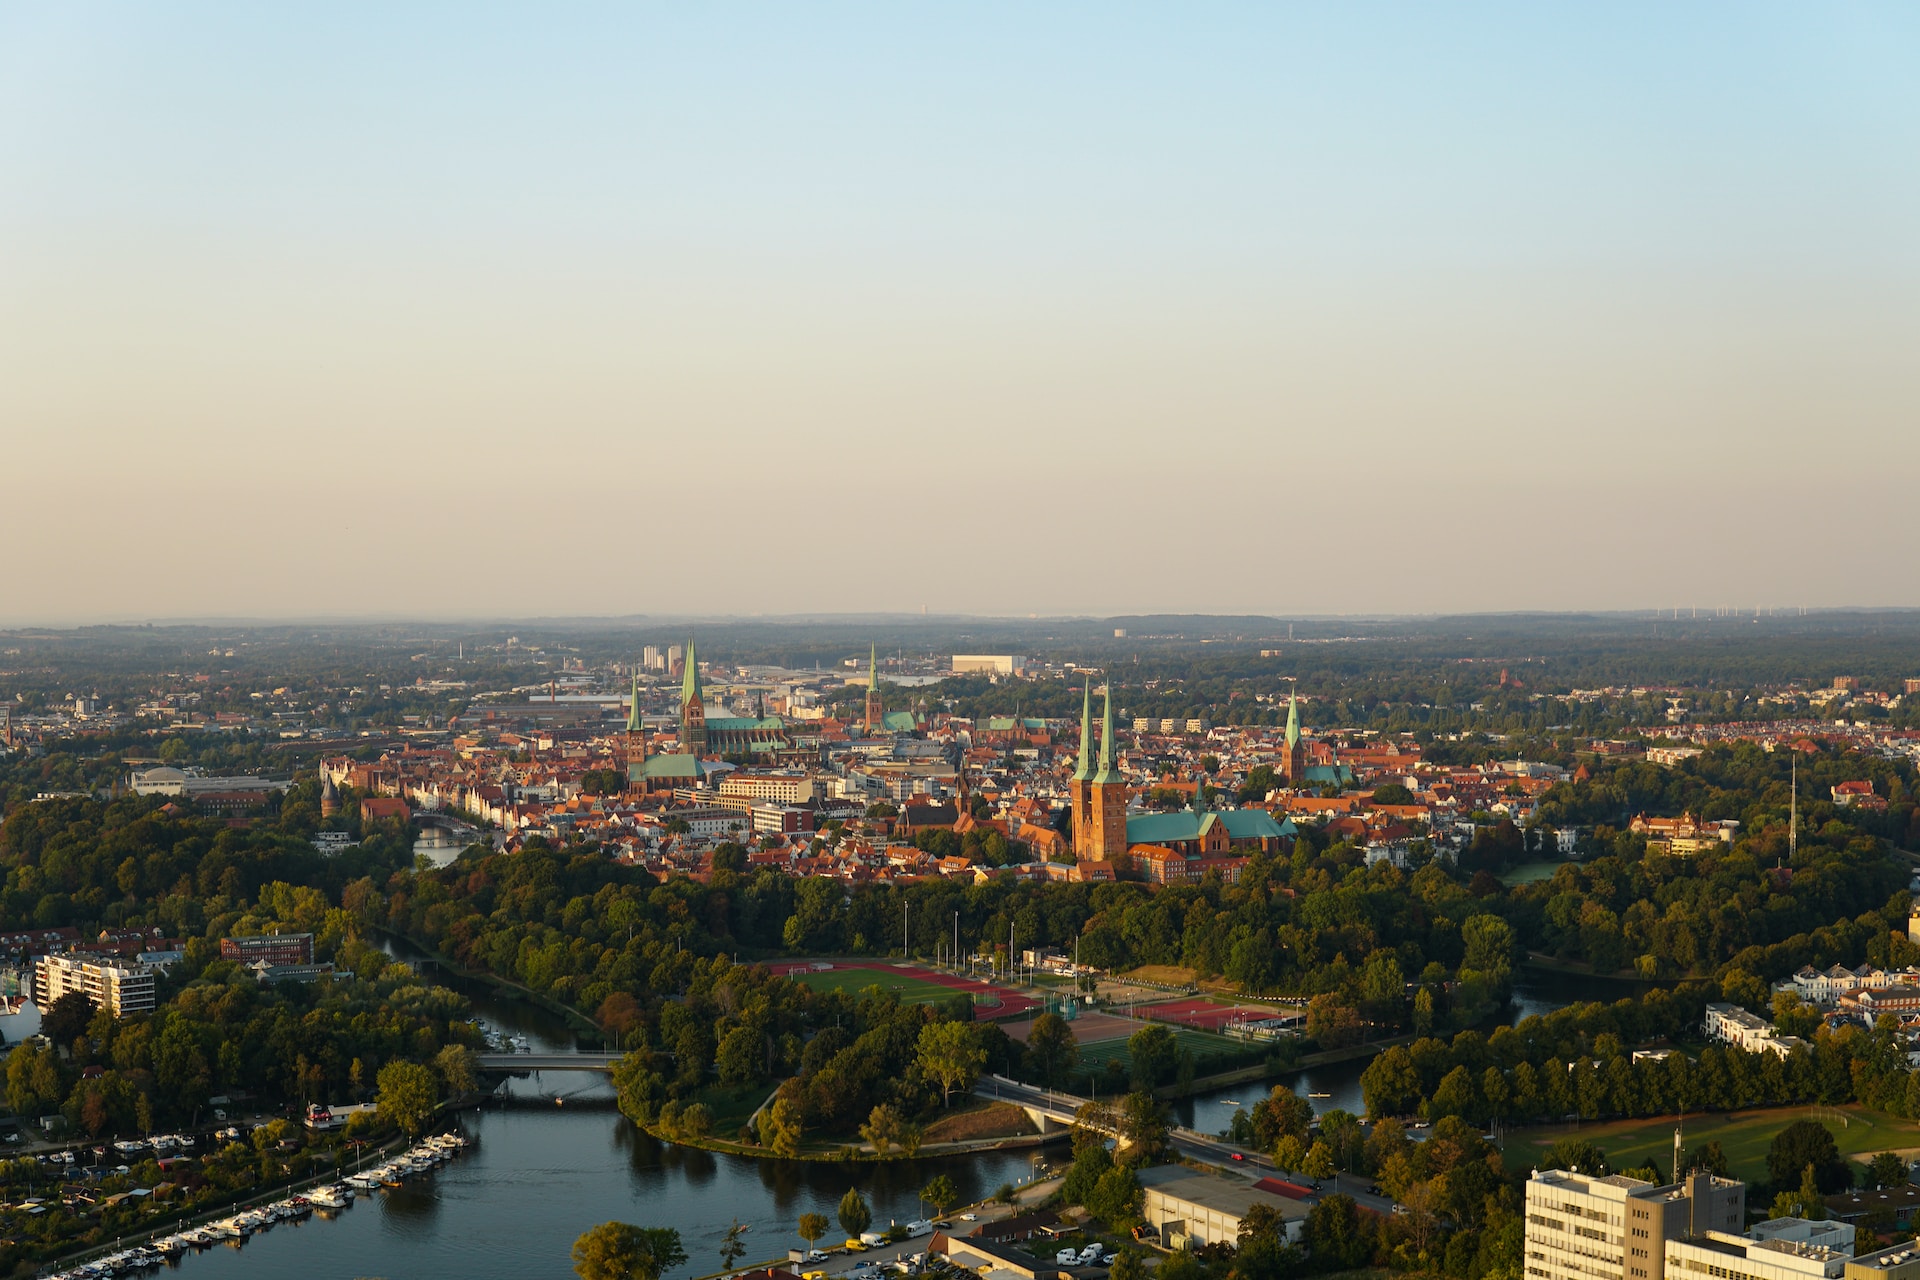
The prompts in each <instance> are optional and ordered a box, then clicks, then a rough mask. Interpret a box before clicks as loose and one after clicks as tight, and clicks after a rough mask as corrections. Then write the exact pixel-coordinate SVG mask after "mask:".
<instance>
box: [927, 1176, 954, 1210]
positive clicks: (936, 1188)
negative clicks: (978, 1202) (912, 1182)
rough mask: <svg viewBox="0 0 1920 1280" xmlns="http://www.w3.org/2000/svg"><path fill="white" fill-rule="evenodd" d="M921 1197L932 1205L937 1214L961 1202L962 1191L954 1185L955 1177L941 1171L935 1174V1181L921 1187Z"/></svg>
mask: <svg viewBox="0 0 1920 1280" xmlns="http://www.w3.org/2000/svg"><path fill="white" fill-rule="evenodd" d="M920 1198H921V1199H922V1200H925V1201H926V1202H927V1203H928V1204H930V1205H932V1206H933V1211H934V1212H935V1213H936V1214H944V1213H945V1212H946V1211H947V1210H948V1208H950V1207H951V1206H952V1205H954V1204H957V1203H958V1202H959V1200H960V1192H959V1190H958V1189H957V1188H956V1187H955V1186H954V1185H953V1179H952V1178H949V1177H948V1176H947V1175H946V1174H944V1173H941V1174H935V1175H934V1179H933V1181H932V1182H929V1183H928V1184H927V1185H926V1186H924V1187H922V1188H921V1189H920Z"/></svg>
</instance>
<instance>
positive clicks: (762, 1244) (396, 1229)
mask: <svg viewBox="0 0 1920 1280" xmlns="http://www.w3.org/2000/svg"><path fill="white" fill-rule="evenodd" d="M388 949H389V951H390V952H391V953H393V954H395V955H396V956H399V957H401V958H404V959H410V960H413V959H417V958H418V953H417V952H414V951H412V949H411V948H408V947H406V946H405V945H404V944H398V943H396V944H392V945H390V946H389V948H388ZM431 972H432V970H431V969H428V973H429V974H431ZM461 986H462V988H463V989H464V990H466V991H467V993H468V995H469V998H470V999H471V1000H472V1002H473V1004H474V1008H475V1012H476V1013H478V1014H479V1015H480V1016H481V1017H483V1018H485V1019H486V1020H487V1021H488V1022H490V1023H492V1024H494V1025H495V1026H497V1027H500V1028H502V1029H503V1030H506V1031H509V1032H512V1033H515V1034H519V1035H523V1036H525V1037H527V1039H528V1041H529V1042H530V1043H532V1044H533V1045H534V1046H535V1048H536V1049H537V1050H539V1051H541V1052H567V1051H570V1050H572V1049H573V1048H574V1047H575V1046H574V1041H573V1037H572V1035H571V1034H569V1033H568V1031H567V1029H566V1027H565V1026H564V1024H562V1023H561V1021H560V1020H559V1019H558V1018H556V1017H554V1016H553V1015H551V1014H548V1013H546V1012H545V1011H544V1010H541V1009H539V1008H537V1007H535V1006H531V1005H526V1004H522V1003H519V1002H517V1001H512V1000H504V999H500V998H499V997H498V996H497V995H494V994H493V993H492V992H491V990H490V989H488V988H485V987H484V986H476V985H475V984H471V983H466V984H461ZM509 1088H510V1090H511V1092H512V1094H513V1095H514V1096H515V1097H516V1098H519V1099H521V1100H523V1101H524V1102H525V1103H526V1104H527V1105H525V1106H507V1107H501V1108H494V1109H488V1110H485V1111H476V1112H467V1113H465V1114H464V1115H463V1116H462V1124H463V1125H464V1127H465V1128H466V1129H467V1131H468V1132H469V1133H470V1134H472V1135H473V1136H474V1137H476V1138H477V1139H478V1142H477V1144H476V1145H475V1146H474V1147H473V1148H472V1149H471V1150H470V1151H469V1153H468V1154H466V1155H464V1156H462V1157H460V1158H458V1159H456V1160H455V1161H454V1162H452V1163H451V1164H449V1165H445V1166H443V1167H442V1168H441V1169H439V1170H438V1171H437V1172H435V1173H433V1174H431V1175H429V1176H427V1177H425V1178H421V1179H418V1180H416V1181H413V1182H409V1183H408V1184H406V1185H405V1186H404V1187H400V1188H397V1189H394V1190H390V1191H382V1192H376V1193H375V1194H374V1195H372V1196H370V1197H368V1196H363V1197H361V1198H360V1199H359V1200H358V1201H356V1203H355V1204H354V1205H353V1207H352V1208H350V1209H348V1210H346V1211H345V1212H344V1213H342V1214H340V1215H339V1216H338V1219H337V1220H334V1221H327V1220H323V1219H321V1218H319V1217H317V1216H316V1218H314V1219H313V1220H311V1221H309V1222H307V1223H304V1224H299V1225H295V1224H291V1223H287V1224H282V1225H280V1226H276V1227H274V1228H272V1229H271V1230H269V1231H266V1232H264V1233H262V1234H260V1235H258V1236H256V1237H255V1238H254V1239H253V1240H252V1241H250V1242H249V1243H248V1244H247V1245H246V1247H245V1248H244V1249H241V1250H232V1249H224V1248H223V1249H214V1250H211V1251H209V1252H207V1253H203V1254H200V1255H198V1256H196V1257H191V1258H188V1259H187V1260H185V1262H184V1263H183V1264H182V1265H183V1268H184V1269H185V1271H186V1272H187V1273H188V1275H189V1276H190V1277H192V1280H200V1277H203V1276H204V1277H208V1278H209V1280H217V1278H218V1277H222V1276H229V1277H234V1280H239V1278H240V1277H243V1276H244V1277H246V1278H247V1280H281V1278H283V1277H284V1278H286V1280H292V1278H293V1277H309V1276H312V1277H339V1278H340V1280H349V1278H350V1277H357V1276H387V1277H399V1276H443V1275H444V1276H455V1275H457V1276H461V1277H463V1280H526V1278H527V1277H530V1276H542V1277H544V1276H562V1275H566V1274H569V1272H570V1264H569V1262H568V1252H569V1250H570V1249H571V1248H572V1245H573V1240H574V1238H575V1237H576V1236H578V1235H579V1234H580V1233H581V1232H583V1231H585V1230H587V1229H588V1228H589V1227H592V1226H594V1225H595V1224H597V1223H600V1222H605V1221H607V1220H609V1219H618V1220H620V1221H625V1222H634V1223H638V1224H640V1225H642V1226H655V1227H675V1228H677V1229H678V1230H679V1231H680V1233H681V1236H682V1239H683V1241H684V1243H685V1245H686V1249H687V1254H688V1261H687V1263H686V1265H685V1266H684V1267H682V1268H680V1269H679V1270H678V1271H677V1272H676V1273H674V1274H675V1276H677V1277H685V1276H693V1275H704V1274H707V1273H709V1272H712V1271H716V1270H718V1269H719V1266H720V1260H719V1256H718V1255H719V1247H720V1242H721V1238H722V1236H723V1235H724V1233H725V1231H726V1229H727V1227H728V1226H730V1225H731V1224H732V1223H733V1221H734V1220H735V1219H736V1218H737V1219H738V1220H739V1221H741V1222H742V1223H745V1224H747V1225H748V1226H749V1227H750V1230H749V1232H748V1234H747V1236H746V1242H747V1245H748V1253H747V1256H746V1258H745V1259H743V1263H745V1262H759V1261H767V1260H772V1259H776V1258H781V1259H783V1258H784V1257H785V1253H786V1250H787V1249H788V1248H789V1247H790V1246H794V1245H798V1244H799V1243H800V1241H799V1238H798V1237H797V1236H796V1235H795V1234H794V1225H795V1223H796V1221H797V1219H798V1218H799V1216H800V1215H801V1214H802V1213H823V1214H825V1215H827V1217H828V1218H829V1219H832V1218H833V1217H834V1210H835V1208H836V1207H837V1206H838V1204H839V1202H840V1197H841V1196H842V1195H844V1194H845V1193H846V1190H847V1188H848V1187H851V1186H858V1187H859V1188H860V1189H861V1191H862V1193H863V1194H864V1195H865V1196H866V1197H867V1199H868V1201H869V1202H870V1203H871V1204H872V1205H873V1213H874V1220H875V1222H876V1223H879V1224H882V1225H884V1224H885V1223H887V1222H889V1221H892V1220H896V1219H897V1220H899V1221H902V1222H905V1221H907V1220H908V1219H910V1218H915V1217H919V1216H921V1215H922V1213H923V1212H924V1208H923V1206H922V1205H921V1203H920V1200H919V1197H918V1194H917V1193H918V1190H919V1188H921V1187H923V1186H925V1185H926V1184H927V1182H928V1181H930V1180H931V1179H932V1178H933V1177H934V1175H935V1174H939V1173H944V1174H946V1175H947V1176H948V1177H949V1178H951V1179H952V1180H953V1182H954V1185H955V1186H956V1187H958V1188H959V1190H960V1193H961V1195H962V1196H963V1197H965V1198H967V1199H969V1200H973V1199H981V1198H984V1197H986V1196H989V1195H991V1194H993V1192H994V1190H995V1189H996V1188H998V1187H999V1186H1000V1184H1001V1183H1003V1182H1019V1181H1022V1180H1024V1179H1025V1178H1027V1177H1028V1176H1030V1173H1031V1169H1032V1159H1033V1155H1034V1154H1035V1153H1033V1152H1031V1151H1026V1150H1019V1151H1009V1152H1006V1153H1003V1154H989V1155H984V1156H979V1157H975V1158H971V1159H962V1160H929V1161H913V1162H900V1163H897V1164H887V1165H858V1164H852V1165H840V1164H803V1163H799V1162H795V1161H780V1160H753V1159H748V1158H746V1157H740V1156H730V1155H717V1154H715V1153H713V1152H709V1151H698V1150H692V1149H689V1148H686V1147H678V1146H674V1145H672V1144H670V1143H663V1142H659V1141H657V1140H655V1139H654V1138H652V1137H650V1136H648V1135H647V1134H645V1133H642V1132H641V1131H639V1130H638V1129H635V1128H634V1127H633V1126H632V1125H631V1124H628V1123H627V1122H626V1121H625V1120H623V1119H621V1118H620V1116H619V1115H618V1114H617V1113H616V1112H614V1111H612V1110H611V1109H610V1107H609V1106H608V1103H609V1102H610V1101H611V1098H612V1088H611V1086H610V1085H609V1084H608V1082H607V1078H606V1077H605V1076H604V1075H601V1074H598V1073H594V1072H577V1071H547V1072H541V1073H537V1074H534V1075H531V1076H529V1077H527V1078H525V1079H514V1080H512V1081H510V1083H509ZM556 1095H557V1096H561V1097H563V1098H564V1099H565V1101H566V1105H564V1106H559V1107H555V1106H552V1105H540V1103H541V1101H542V1100H546V1099H551V1098H553V1097H554V1096H556ZM582 1102H589V1103H597V1104H598V1105H594V1106H591V1107H583V1106H581V1105H579V1104H580V1103H582Z"/></svg>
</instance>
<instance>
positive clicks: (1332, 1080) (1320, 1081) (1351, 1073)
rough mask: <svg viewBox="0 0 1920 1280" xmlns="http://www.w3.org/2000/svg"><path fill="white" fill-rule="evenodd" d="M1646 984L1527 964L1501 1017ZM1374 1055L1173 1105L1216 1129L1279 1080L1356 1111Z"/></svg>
mask: <svg viewBox="0 0 1920 1280" xmlns="http://www.w3.org/2000/svg"><path fill="white" fill-rule="evenodd" d="M1644 990H1646V987H1644V986H1642V985H1640V984H1637V983H1631V982H1621V981H1618V980H1616V979H1611V978H1594V977H1589V976H1587V975H1585V974H1558V973H1556V974H1547V973H1541V972H1538V971H1535V970H1528V969H1523V970H1521V971H1520V976H1519V977H1518V978H1516V979H1515V981H1514V988H1513V1002H1512V1008H1511V1009H1510V1010H1509V1012H1508V1014H1507V1016H1506V1017H1505V1018H1504V1019H1503V1020H1502V1021H1503V1022H1504V1023H1505V1024H1506V1025H1508V1026H1512V1025H1516V1024H1518V1023H1519V1022H1520V1020H1521V1019H1523V1018H1530V1017H1532V1016H1534V1015H1535V1014H1547V1013H1552V1012H1553V1011H1554V1010H1556V1009H1564V1008H1565V1007H1566V1006H1568V1005H1569V1004H1573V1003H1575V1002H1577V1001H1583V1000H1598V1001H1607V1002H1611V1001H1614V1000H1619V999H1622V998H1623V997H1626V996H1630V995H1636V994H1638V993H1640V992H1642V991H1644ZM1372 1061H1373V1059H1372V1058H1371V1057H1366V1058H1354V1059H1351V1060H1349V1061H1347V1062H1338V1063H1335V1064H1333V1065H1332V1066H1326V1067H1308V1068H1306V1069H1304V1070H1301V1071H1295V1072H1291V1073H1289V1074H1287V1075H1283V1076H1276V1077H1274V1078H1273V1079H1271V1080H1266V1081H1254V1082H1252V1083H1250V1084H1233V1085H1225V1086H1222V1087H1220V1088H1217V1089H1208V1090H1205V1091H1203V1092H1200V1093H1196V1094H1194V1095H1193V1096H1192V1097H1190V1098H1181V1099H1178V1100H1177V1101H1175V1102H1174V1103H1173V1107H1172V1109H1173V1116H1174V1120H1175V1122H1176V1123H1178V1124H1183V1125H1186V1126H1187V1127H1188V1128H1191V1129H1196V1130H1198V1131H1200V1132H1201V1133H1218V1132H1220V1131H1221V1130H1223V1129H1225V1128H1226V1127H1227V1125H1228V1124H1229V1123H1230V1122H1231V1121H1232V1120H1233V1112H1234V1107H1235V1106H1236V1105H1242V1106H1244V1105H1250V1104H1252V1103H1254V1102H1256V1101H1258V1100H1259V1099H1260V1098H1261V1097H1262V1096H1264V1095H1265V1094H1266V1092H1267V1091H1268V1090H1269V1089H1271V1088H1273V1087H1274V1086H1275V1085H1285V1086H1287V1087H1288V1088H1289V1089H1292V1090H1293V1091H1294V1092H1295V1093H1298V1094H1300V1095H1301V1096H1302V1097H1305V1098H1307V1099H1308V1101H1309V1102H1311V1103H1312V1104H1313V1109H1314V1111H1315V1112H1316V1113H1318V1112H1323V1111H1331V1110H1333V1109H1335V1108H1338V1109H1340V1110H1342V1111H1349V1112H1352V1113H1353V1114H1354V1115H1364V1114H1366V1109H1367V1108H1366V1102H1365V1100H1364V1099H1363V1098H1362V1097H1361V1094H1360V1076H1361V1073H1362V1072H1364V1071H1365V1070H1366V1069H1367V1064H1368V1063H1369V1062H1372ZM1315 1095H1324V1096H1315Z"/></svg>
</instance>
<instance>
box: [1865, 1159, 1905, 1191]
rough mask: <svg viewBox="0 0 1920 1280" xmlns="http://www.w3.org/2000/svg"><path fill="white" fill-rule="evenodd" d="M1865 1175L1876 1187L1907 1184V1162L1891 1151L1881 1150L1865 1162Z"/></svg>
mask: <svg viewBox="0 0 1920 1280" xmlns="http://www.w3.org/2000/svg"><path fill="white" fill-rule="evenodd" d="M1867 1176H1868V1177H1869V1178H1871V1179H1873V1185H1874V1186H1876V1187H1904V1186H1906V1185H1907V1162H1906V1161H1905V1160H1902V1159H1901V1158H1900V1157H1899V1156H1897V1155H1895V1154H1894V1153H1893V1152H1891V1151H1882V1152H1881V1153H1880V1154H1878V1155H1876V1156H1875V1157H1874V1158H1873V1159H1872V1160H1871V1161H1869V1162H1868V1164H1867Z"/></svg>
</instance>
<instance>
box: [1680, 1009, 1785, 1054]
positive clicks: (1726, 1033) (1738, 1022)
mask: <svg viewBox="0 0 1920 1280" xmlns="http://www.w3.org/2000/svg"><path fill="white" fill-rule="evenodd" d="M1701 1030H1702V1031H1703V1032H1704V1033H1705V1035H1706V1037H1707V1039H1709V1040H1718V1041H1720V1042H1721V1043H1722V1044H1731V1045H1738V1046H1739V1047H1740V1048H1742V1049H1745V1050H1746V1051H1747V1052H1749V1053H1777V1054H1779V1055H1780V1056H1781V1057H1783V1058H1784V1057H1786V1056H1787V1055H1788V1054H1790V1053H1792V1052H1793V1051H1794V1050H1795V1049H1798V1048H1800V1047H1801V1046H1802V1045H1803V1044H1805V1043H1806V1042H1805V1041H1804V1040H1802V1039H1800V1037H1798V1036H1782V1035H1776V1034H1774V1030H1773V1024H1772V1023H1771V1022H1768V1021H1767V1020H1766V1019H1765V1018H1762V1017H1759V1016H1757V1015H1755V1014H1752V1013H1749V1012H1747V1011H1746V1010H1745V1009H1742V1008H1741V1007H1740V1006H1739V1005H1736V1004H1725V1003H1722V1002H1720V1001H1715V1002H1714V1003H1712V1004H1709V1005H1708V1006H1707V1016H1706V1017H1705V1018H1704V1019H1703V1020H1702V1022H1701Z"/></svg>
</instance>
